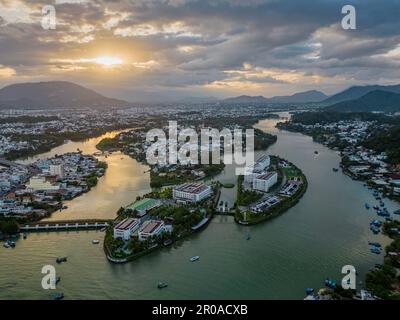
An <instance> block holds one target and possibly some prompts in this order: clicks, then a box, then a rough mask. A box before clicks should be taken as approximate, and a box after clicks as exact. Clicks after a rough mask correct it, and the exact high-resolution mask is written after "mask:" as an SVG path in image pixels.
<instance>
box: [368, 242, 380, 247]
mask: <svg viewBox="0 0 400 320" xmlns="http://www.w3.org/2000/svg"><path fill="white" fill-rule="evenodd" d="M368 244H369V245H370V246H374V247H377V248H380V247H381V244H380V243H379V242H370V241H368Z"/></svg>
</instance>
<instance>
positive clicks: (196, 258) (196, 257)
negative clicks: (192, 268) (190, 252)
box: [190, 256, 200, 262]
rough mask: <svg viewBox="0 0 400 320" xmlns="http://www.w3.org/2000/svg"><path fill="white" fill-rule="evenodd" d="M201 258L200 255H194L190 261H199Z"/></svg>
mask: <svg viewBox="0 0 400 320" xmlns="http://www.w3.org/2000/svg"><path fill="white" fill-rule="evenodd" d="M199 259H200V257H199V256H194V257H191V258H190V261H191V262H195V261H197V260H199Z"/></svg>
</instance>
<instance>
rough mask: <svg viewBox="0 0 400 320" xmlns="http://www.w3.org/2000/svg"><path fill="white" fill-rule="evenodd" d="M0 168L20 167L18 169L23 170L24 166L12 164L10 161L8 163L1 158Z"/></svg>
mask: <svg viewBox="0 0 400 320" xmlns="http://www.w3.org/2000/svg"><path fill="white" fill-rule="evenodd" d="M0 166H3V167H20V168H24V167H25V165H23V164H21V163H16V162H12V161H9V160H7V159H3V158H0Z"/></svg>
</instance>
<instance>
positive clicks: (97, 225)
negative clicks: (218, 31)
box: [20, 219, 113, 232]
mask: <svg viewBox="0 0 400 320" xmlns="http://www.w3.org/2000/svg"><path fill="white" fill-rule="evenodd" d="M112 221H113V220H112V219H109V220H70V221H49V222H37V223H29V224H24V225H20V231H22V232H38V231H70V230H97V229H102V228H107V227H108V226H110V225H111V224H112Z"/></svg>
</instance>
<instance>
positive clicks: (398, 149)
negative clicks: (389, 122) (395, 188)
mask: <svg viewBox="0 0 400 320" xmlns="http://www.w3.org/2000/svg"><path fill="white" fill-rule="evenodd" d="M363 146H365V147H366V148H369V149H373V150H375V151H377V152H386V154H387V156H388V160H389V162H390V163H392V164H398V163H400V126H396V127H394V128H391V129H389V130H387V131H377V132H373V133H372V136H371V137H370V138H369V139H367V140H366V141H365V142H364V143H363Z"/></svg>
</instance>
